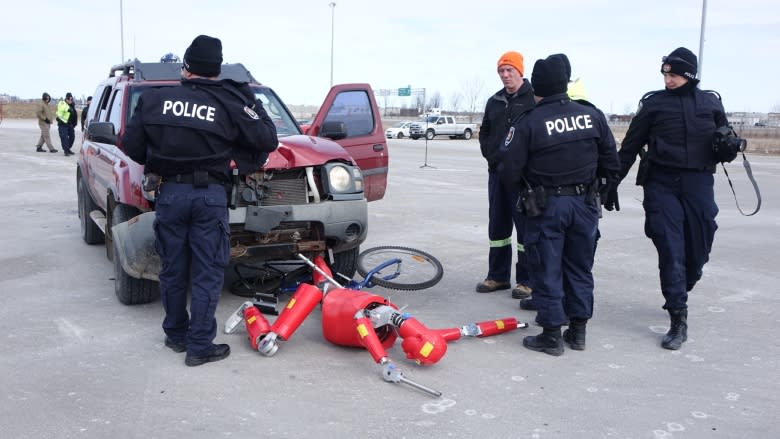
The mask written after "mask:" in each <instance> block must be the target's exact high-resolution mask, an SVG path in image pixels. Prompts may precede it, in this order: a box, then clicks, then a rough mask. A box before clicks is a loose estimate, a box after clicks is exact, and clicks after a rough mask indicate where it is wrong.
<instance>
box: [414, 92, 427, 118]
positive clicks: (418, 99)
mask: <svg viewBox="0 0 780 439" xmlns="http://www.w3.org/2000/svg"><path fill="white" fill-rule="evenodd" d="M414 105H415V106H416V107H417V112H418V113H419V114H423V113H425V95H424V94H422V93H417V94H415V95H414Z"/></svg>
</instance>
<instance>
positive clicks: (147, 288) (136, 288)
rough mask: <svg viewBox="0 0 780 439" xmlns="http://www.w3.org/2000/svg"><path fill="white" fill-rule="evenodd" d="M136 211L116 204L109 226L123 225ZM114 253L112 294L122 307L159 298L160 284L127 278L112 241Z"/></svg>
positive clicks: (124, 205)
mask: <svg viewBox="0 0 780 439" xmlns="http://www.w3.org/2000/svg"><path fill="white" fill-rule="evenodd" d="M138 213H139V212H138V209H136V208H134V207H132V206H128V205H127V204H117V205H116V207H114V211H113V214H112V215H111V225H112V226H113V225H115V224H119V223H123V222H125V221H127V220H129V219H130V218H133V217H134V216H136V215H138ZM113 244H114V245H113V246H112V247H113V251H114V257H113V262H114V294H116V298H117V299H119V302H120V303H122V304H124V305H141V304H144V303H149V302H152V301H154V300H156V299H157V298H158V297H160V284H159V283H158V282H155V281H152V280H149V279H136V278H134V277H132V276H129V275H128V274H127V273H126V272H125V270H124V269H123V268H122V263H121V262H120V256H119V249H118V248H117V245H116V240H113Z"/></svg>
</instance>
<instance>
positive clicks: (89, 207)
mask: <svg viewBox="0 0 780 439" xmlns="http://www.w3.org/2000/svg"><path fill="white" fill-rule="evenodd" d="M76 193H77V196H78V208H79V222H80V223H81V238H82V239H83V240H84V242H86V243H87V244H89V245H92V244H102V243H103V241H105V235H103V231H102V230H100V227H98V225H97V224H95V222H94V221H92V218H90V216H89V213H90V212H92V211H93V210H98V207H97V204H95V201H94V200H93V199H92V196H91V195H90V194H89V192H88V191H87V187H86V185H85V184H84V179H83V178H81V175H80V174H79V175H78V176H77V177H76Z"/></svg>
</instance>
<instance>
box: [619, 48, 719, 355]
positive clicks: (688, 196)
mask: <svg viewBox="0 0 780 439" xmlns="http://www.w3.org/2000/svg"><path fill="white" fill-rule="evenodd" d="M696 72H697V59H696V55H694V54H693V52H691V51H690V50H688V49H686V48H685V47H679V48H677V49H675V50H674V51H672V53H670V54H669V55H668V56H665V57H663V60H662V63H661V73H662V74H663V76H664V85H665V86H666V88H665V89H664V90H660V91H655V92H650V93H647V94H645V95H644V96H643V97H642V100H641V101H640V107H639V110H638V111H637V113H636V116H634V118H633V119H632V120H631V124H630V125H629V127H628V131H627V132H626V137H625V139H623V143H622V145H621V148H620V151H619V156H620V167H621V169H620V178H621V179H622V178H624V177H625V176H626V174H627V173H628V171H629V169H631V166H632V165H633V164H634V161H635V160H636V157H637V155H638V154H640V151H643V147H644V146H645V145H647V152H646V155H645V158H644V159H643V160H642V163H641V164H640V169H639V171H638V174H639V175H638V178H637V184H640V185H642V186H643V187H644V201H643V203H642V204H643V206H644V209H645V234H646V235H647V237H648V238H650V239H652V241H653V244H654V245H655V248H656V250H657V252H658V267H659V269H660V278H661V292H662V293H663V295H664V298H665V299H666V300H665V303H664V305H663V308H664V309H666V310H667V311H668V312H669V317H670V320H671V325H670V329H669V332H667V333H666V335H665V336H664V338H663V340H662V342H661V346H662V347H664V348H666V349H679V348H680V346H681V345H682V343H683V342H685V340H686V339H687V337H688V306H687V302H688V292H689V291H691V290H692V289H693V286H694V285H696V282H697V281H698V280H699V279H700V278H701V275H702V268H703V267H704V264H705V263H706V262H707V260H708V259H709V254H710V250H711V249H712V241H713V239H714V237H715V230H716V229H717V228H718V226H717V224H716V223H715V216H716V215H717V214H718V206H717V205H716V204H715V194H714V190H713V173H714V172H715V165H716V163H717V161H718V160H717V158H716V156H715V153H714V152H713V147H712V141H713V137H714V133H715V130H716V129H717V128H718V127H721V126H724V125H727V124H728V121H727V119H726V113H725V111H724V110H723V105H722V104H721V102H720V96H719V95H718V94H717V93H714V92H706V91H702V90H699V89H698V88H697V85H698V84H699V80H698V79H696ZM643 154H644V152H643ZM615 201H617V189H615V191H614V192H613V194H612V196H611V197H610V199H609V200H608V202H607V204H605V207H610V204H611V203H613V202H615Z"/></svg>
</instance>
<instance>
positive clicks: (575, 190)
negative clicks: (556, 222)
mask: <svg viewBox="0 0 780 439" xmlns="http://www.w3.org/2000/svg"><path fill="white" fill-rule="evenodd" d="M544 191H545V192H547V193H548V194H550V195H556V196H559V197H561V196H572V195H585V194H586V193H587V192H588V186H587V185H584V184H567V185H563V186H548V187H545V188H544Z"/></svg>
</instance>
